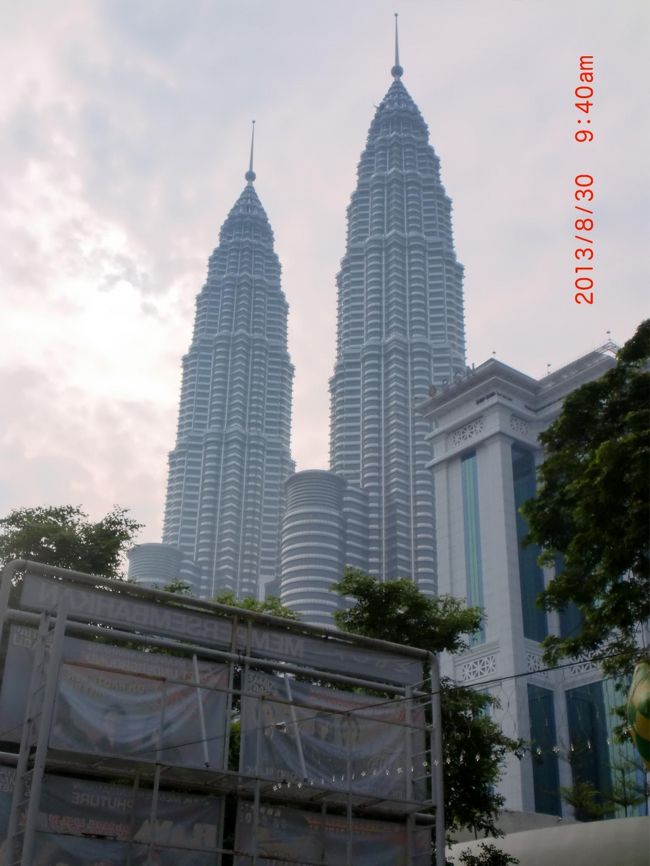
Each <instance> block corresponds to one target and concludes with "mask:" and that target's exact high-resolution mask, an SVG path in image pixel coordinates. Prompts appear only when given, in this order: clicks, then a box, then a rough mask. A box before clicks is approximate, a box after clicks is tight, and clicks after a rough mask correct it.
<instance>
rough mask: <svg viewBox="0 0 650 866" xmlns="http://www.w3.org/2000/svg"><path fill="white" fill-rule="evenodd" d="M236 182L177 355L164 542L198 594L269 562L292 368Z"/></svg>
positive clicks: (276, 271) (285, 462)
mask: <svg viewBox="0 0 650 866" xmlns="http://www.w3.org/2000/svg"><path fill="white" fill-rule="evenodd" d="M254 179H255V175H254V174H253V172H252V171H251V172H249V173H248V174H247V180H248V182H247V184H246V186H245V188H244V190H243V192H242V193H241V195H240V196H239V198H238V200H237V201H236V203H235V205H234V206H233V208H232V210H231V211H230V213H229V215H228V217H227V219H226V221H225V222H224V224H223V227H222V228H221V232H220V236H219V245H218V247H217V248H216V249H215V250H214V252H213V253H212V255H211V256H210V259H209V263H208V276H207V280H206V283H205V285H204V286H203V289H202V290H201V291H200V293H199V295H198V297H197V300H196V318H195V322H194V333H193V336H192V343H191V345H190V348H189V351H188V352H187V354H186V355H185V357H184V358H183V379H182V386H181V397H180V409H179V416H178V431H177V439H176V446H175V448H174V450H173V451H172V452H171V454H170V455H169V479H168V486H167V502H166V508H165V523H164V531H163V542H165V543H166V544H168V545H170V546H172V547H175V548H178V549H179V550H180V551H181V553H182V555H183V566H182V568H181V574H180V577H182V578H184V579H186V580H188V581H189V582H190V583H191V584H192V586H193V590H194V592H195V593H196V594H197V595H200V596H203V597H211V596H213V595H214V594H215V593H217V592H219V591H221V590H229V591H231V592H233V593H234V594H235V596H236V597H237V598H240V597H245V596H257V595H258V594H259V593H260V592H261V591H262V588H263V585H264V584H265V583H266V582H267V581H269V580H272V579H273V578H274V577H275V576H276V574H277V570H278V557H279V533H280V520H281V514H282V507H283V500H284V482H285V480H286V479H287V477H288V476H289V475H290V474H291V473H292V472H293V468H294V466H293V462H292V460H291V454H290V425H291V392H292V381H293V367H292V365H291V361H290V359H289V354H288V351H287V302H286V300H285V297H284V294H283V292H282V288H281V285H280V263H279V261H278V257H277V255H276V253H275V251H274V245H273V240H274V239H273V232H272V230H271V226H270V225H269V221H268V219H267V216H266V213H265V211H264V208H263V207H262V204H261V203H260V200H259V198H258V196H257V193H256V191H255V188H254V186H253V180H254Z"/></svg>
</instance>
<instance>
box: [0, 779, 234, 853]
mask: <svg viewBox="0 0 650 866" xmlns="http://www.w3.org/2000/svg"><path fill="white" fill-rule="evenodd" d="M15 775H16V771H15V769H14V768H13V767H0V815H1V818H2V820H1V823H0V841H4V839H5V838H6V831H7V823H8V818H9V811H10V809H11V798H12V792H13V788H14V780H15ZM152 796H153V795H152V791H151V790H148V789H140V790H139V791H138V792H137V794H136V796H135V798H134V793H133V789H132V788H130V787H126V786H124V785H112V784H109V783H102V782H93V781H88V780H85V779H73V778H68V777H63V776H52V775H46V776H45V777H44V780H43V787H42V790H41V803H40V810H39V815H38V819H37V827H36V829H37V835H36V854H35V864H37V863H42V864H43V866H45V864H49V863H50V862H52V863H53V864H65V866H72V864H76V863H83V864H84V866H86V864H88V863H90V864H95V863H97V864H101V866H104V864H106V866H108V864H110V866H113V864H115V866H118V864H119V866H123V864H126V863H127V862H130V863H133V864H140V863H142V864H144V863H147V852H148V851H149V849H151V851H152V858H153V859H152V860H151V863H152V864H153V863H159V864H164V866H167V864H169V866H203V864H206V866H208V864H209V866H215V864H216V863H217V860H216V859H215V857H216V854H215V848H216V846H217V840H218V831H219V826H220V824H221V821H222V815H223V799H222V798H220V797H209V796H204V795H200V794H179V793H175V792H172V791H166V790H164V789H163V790H159V791H158V800H157V803H156V814H155V825H154V824H152V821H151V807H152ZM154 831H155V832H154ZM91 836H92V837H95V838H93V839H90V838H89V837H91ZM0 850H2V849H0ZM57 858H58V859H57ZM129 858H130V859H129Z"/></svg>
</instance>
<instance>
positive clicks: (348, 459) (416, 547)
mask: <svg viewBox="0 0 650 866" xmlns="http://www.w3.org/2000/svg"><path fill="white" fill-rule="evenodd" d="M391 74H392V77H393V81H392V84H391V86H390V88H389V90H388V92H387V93H386V95H385V97H384V99H383V100H382V102H381V104H380V105H379V107H378V109H377V112H376V114H375V116H374V118H373V120H372V123H371V125H370V130H369V133H368V140H367V143H366V147H365V150H364V151H363V153H362V154H361V160H360V162H359V167H358V171H357V176H358V182H357V188H356V189H355V191H354V192H353V194H352V200H351V203H350V206H349V208H348V231H347V248H346V252H345V256H344V258H343V261H342V264H341V271H340V273H339V275H338V280H337V284H338V337H337V356H336V365H335V369H334V375H333V376H332V379H331V383H330V390H331V444H330V447H331V467H332V470H333V471H334V472H335V473H337V474H338V475H340V476H342V477H343V478H345V479H346V480H347V481H349V482H352V483H353V484H355V485H359V486H360V487H361V488H362V489H363V490H365V491H366V492H367V494H368V499H369V533H370V538H369V568H370V571H371V572H372V573H373V574H375V575H376V576H378V577H380V578H383V579H391V578H396V577H405V576H411V577H413V578H414V579H415V580H416V581H417V582H418V584H419V585H420V586H421V588H422V589H424V590H429V591H433V590H434V588H435V555H434V514H433V490H432V481H431V473H430V471H429V470H427V469H426V468H425V466H426V464H427V461H428V460H429V459H430V449H429V446H428V444H427V442H426V434H427V432H428V430H429V426H428V424H427V423H426V422H425V421H424V420H423V419H421V418H418V417H417V416H416V413H415V406H416V405H417V404H418V403H420V402H421V401H422V400H423V399H425V398H426V397H427V396H428V394H429V389H430V387H431V385H432V384H435V385H442V384H444V383H450V382H452V381H453V380H454V377H456V376H458V375H459V374H462V373H463V372H464V371H465V332H464V320H463V287H462V281H463V268H462V265H460V264H459V262H458V260H457V259H456V253H455V251H454V244H453V236H452V227H451V202H450V200H449V197H448V196H447V194H446V193H445V190H444V187H443V186H442V183H441V181H440V163H439V160H438V157H437V156H436V154H435V152H434V150H433V148H432V147H431V145H430V144H429V135H428V129H427V125H426V124H425V122H424V120H423V118H422V115H421V114H420V111H419V110H418V107H417V106H416V104H415V103H414V102H413V100H412V98H411V96H410V95H409V93H408V91H407V90H406V88H405V87H404V84H403V83H402V75H403V69H402V66H401V65H400V62H399V45H398V34H397V17H396V20H395V63H394V65H393V68H392V70H391Z"/></svg>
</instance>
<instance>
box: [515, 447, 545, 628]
mask: <svg viewBox="0 0 650 866" xmlns="http://www.w3.org/2000/svg"><path fill="white" fill-rule="evenodd" d="M512 480H513V484H514V494H515V513H516V521H517V542H518V546H519V582H520V586H521V612H522V617H523V622H524V636H525V637H527V638H530V639H531V640H536V641H541V640H543V639H544V638H545V637H546V635H547V634H548V625H547V622H546V614H545V613H544V611H543V610H541V609H540V608H539V607H538V606H537V597H538V596H539V594H540V592H541V591H542V590H543V589H544V575H543V573H542V569H541V568H540V567H539V565H538V564H537V558H538V556H539V554H540V550H539V547H538V546H537V545H536V544H531V545H530V546H528V547H524V545H523V540H524V538H525V537H526V535H527V533H528V522H527V520H526V519H525V518H524V516H523V515H522V514H521V513H520V508H521V506H522V505H523V504H524V502H527V501H528V500H529V499H532V497H533V496H534V495H535V488H536V473H535V459H534V457H533V452H532V451H531V450H530V449H529V448H523V447H522V446H521V445H513V446H512Z"/></svg>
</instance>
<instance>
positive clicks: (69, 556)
mask: <svg viewBox="0 0 650 866" xmlns="http://www.w3.org/2000/svg"><path fill="white" fill-rule="evenodd" d="M141 526H142V524H140V523H138V522H137V521H136V520H133V519H132V518H131V517H129V516H128V509H126V508H119V507H118V506H114V507H113V509H112V510H111V511H109V512H108V514H107V515H106V516H105V517H103V518H102V519H101V520H99V521H97V522H96V523H93V522H92V521H90V520H89V519H88V515H87V514H86V513H85V512H84V511H82V510H81V507H80V506H78V505H60V506H47V507H45V506H44V507H38V508H17V509H15V510H14V511H12V512H10V513H9V514H8V515H7V516H6V517H3V518H1V519H0V566H4V565H5V563H6V562H7V561H8V560H10V559H16V558H19V559H31V560H34V561H35V562H39V563H42V564H44V565H57V566H59V567H61V568H71V569H74V570H76V571H83V572H86V573H87V574H95V575H102V576H103V577H109V578H116V579H120V580H121V579H124V575H123V573H122V561H123V555H124V553H125V552H126V550H127V549H128V548H129V547H130V546H131V545H132V544H133V539H134V536H135V535H136V534H137V532H138V531H139V530H140V529H141Z"/></svg>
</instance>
